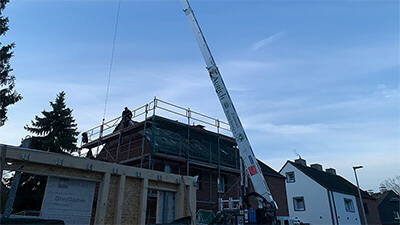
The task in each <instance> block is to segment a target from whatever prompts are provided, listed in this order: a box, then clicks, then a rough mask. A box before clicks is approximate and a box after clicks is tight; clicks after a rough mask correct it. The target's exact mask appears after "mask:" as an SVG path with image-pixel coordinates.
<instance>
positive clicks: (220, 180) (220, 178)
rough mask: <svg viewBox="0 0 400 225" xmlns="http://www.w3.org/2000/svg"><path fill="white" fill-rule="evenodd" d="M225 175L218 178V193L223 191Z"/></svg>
mask: <svg viewBox="0 0 400 225" xmlns="http://www.w3.org/2000/svg"><path fill="white" fill-rule="evenodd" d="M225 181H226V178H225V176H223V175H221V176H220V177H219V178H218V179H217V182H218V193H225Z"/></svg>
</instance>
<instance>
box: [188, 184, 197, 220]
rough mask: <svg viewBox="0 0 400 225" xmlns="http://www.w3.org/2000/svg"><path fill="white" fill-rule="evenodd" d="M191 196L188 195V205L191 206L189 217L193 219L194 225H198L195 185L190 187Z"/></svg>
mask: <svg viewBox="0 0 400 225" xmlns="http://www.w3.org/2000/svg"><path fill="white" fill-rule="evenodd" d="M188 191H189V194H188V200H187V202H188V205H189V209H188V210H189V216H191V217H192V224H193V225H195V223H196V188H195V187H194V185H192V184H190V185H189V190H188Z"/></svg>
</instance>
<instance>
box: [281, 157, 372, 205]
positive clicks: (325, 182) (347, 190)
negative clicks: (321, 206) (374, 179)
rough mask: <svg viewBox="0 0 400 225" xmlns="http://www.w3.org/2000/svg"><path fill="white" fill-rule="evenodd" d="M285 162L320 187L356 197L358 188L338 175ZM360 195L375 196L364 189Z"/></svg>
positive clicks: (365, 196) (364, 196) (370, 197)
mask: <svg viewBox="0 0 400 225" xmlns="http://www.w3.org/2000/svg"><path fill="white" fill-rule="evenodd" d="M287 163H290V164H291V165H293V166H294V167H296V168H297V169H299V170H300V171H301V172H303V173H304V174H305V175H307V176H308V177H310V178H311V179H313V180H314V181H315V182H317V183H318V184H320V185H321V186H322V187H324V188H326V189H328V190H331V191H335V192H339V193H343V194H349V195H354V196H357V197H358V188H357V187H356V186H355V185H353V184H352V183H350V182H349V181H348V180H346V179H344V178H343V177H341V176H339V175H334V174H331V173H327V172H324V171H319V170H317V169H314V168H311V167H308V166H303V165H300V164H298V163H294V162H292V161H287V162H286V164H287ZM361 195H362V197H363V198H368V199H374V200H375V198H373V197H372V196H371V195H369V194H368V192H366V191H363V190H361Z"/></svg>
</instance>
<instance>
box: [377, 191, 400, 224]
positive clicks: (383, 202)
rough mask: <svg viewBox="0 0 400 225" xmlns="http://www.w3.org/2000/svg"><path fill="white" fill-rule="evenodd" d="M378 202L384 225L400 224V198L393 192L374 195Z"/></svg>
mask: <svg viewBox="0 0 400 225" xmlns="http://www.w3.org/2000/svg"><path fill="white" fill-rule="evenodd" d="M373 197H375V198H376V200H377V201H378V209H379V215H380V218H381V223H382V225H399V224H400V196H399V195H397V194H396V193H395V192H394V191H392V190H389V191H388V190H386V191H382V192H381V193H376V194H373Z"/></svg>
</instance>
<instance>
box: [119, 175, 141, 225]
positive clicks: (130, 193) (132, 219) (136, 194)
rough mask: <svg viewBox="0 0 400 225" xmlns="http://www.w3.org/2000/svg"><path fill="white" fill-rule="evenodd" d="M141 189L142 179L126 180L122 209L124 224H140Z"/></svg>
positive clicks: (128, 178)
mask: <svg viewBox="0 0 400 225" xmlns="http://www.w3.org/2000/svg"><path fill="white" fill-rule="evenodd" d="M141 189H142V180H141V179H136V178H132V177H127V178H126V181H125V196H124V203H123V207H122V220H121V223H122V224H139V213H140V196H141Z"/></svg>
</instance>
